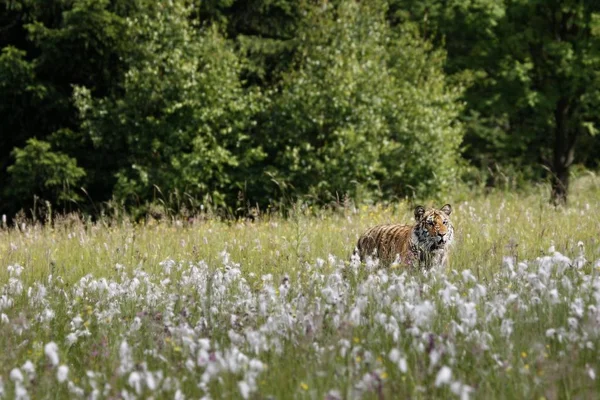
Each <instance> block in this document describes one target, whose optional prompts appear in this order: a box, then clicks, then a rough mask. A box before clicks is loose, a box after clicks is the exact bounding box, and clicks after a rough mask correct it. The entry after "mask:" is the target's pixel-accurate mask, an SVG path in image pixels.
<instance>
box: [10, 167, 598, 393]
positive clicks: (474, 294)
mask: <svg viewBox="0 0 600 400" xmlns="http://www.w3.org/2000/svg"><path fill="white" fill-rule="evenodd" d="M599 188H600V180H599V179H598V178H596V177H594V176H591V177H587V178H582V179H579V180H577V181H576V182H575V184H574V188H573V191H572V195H571V199H570V204H569V206H568V207H565V208H558V209H556V208H554V207H552V206H550V205H549V204H548V202H547V199H548V193H547V188H545V187H539V188H536V189H532V190H531V191H530V192H529V193H527V194H523V193H510V192H502V193H492V194H489V195H487V196H477V197H474V198H472V199H468V200H457V201H452V199H448V202H450V203H452V204H453V207H454V212H453V214H452V216H451V217H452V220H453V222H454V225H455V229H456V242H455V244H454V247H453V249H452V255H451V260H450V266H449V268H448V269H447V270H445V271H429V272H427V271H412V270H411V271H407V270H402V269H393V270H385V269H378V268H377V267H376V266H374V265H370V264H369V265H364V264H363V265H357V264H356V261H354V262H350V259H351V254H352V250H353V249H354V246H355V244H356V239H357V238H358V235H359V234H360V233H361V232H362V231H364V230H365V229H366V228H367V227H369V226H372V225H374V224H377V223H382V222H392V221H393V222H403V221H404V222H407V223H408V222H411V220H412V209H413V207H412V205H410V204H407V203H399V204H394V205H390V206H385V207H384V206H381V205H379V206H357V207H355V206H352V205H351V206H347V207H340V208H336V209H335V210H315V209H310V208H306V207H302V206H301V205H298V206H297V207H295V208H294V209H293V210H291V212H290V216H288V217H287V218H282V217H280V216H278V215H277V214H266V215H263V216H261V218H259V219H258V220H257V221H255V222H249V221H235V222H234V221H220V220H218V219H216V218H211V217H210V216H207V215H200V216H198V217H197V218H195V219H193V220H185V221H179V220H176V219H173V220H168V221H154V220H149V221H147V222H145V223H143V224H135V223H131V222H130V221H128V220H126V219H125V220H120V221H119V220H110V221H107V220H102V221H100V222H97V223H91V222H85V221H81V220H80V219H78V218H74V217H69V216H66V217H62V218H58V219H55V220H54V221H53V224H51V225H44V226H42V225H36V224H34V225H30V224H28V223H27V222H26V221H22V223H19V224H18V225H19V227H18V228H14V229H4V230H0V284H1V285H2V295H3V298H2V301H0V313H1V314H2V315H1V316H2V320H0V345H1V348H2V349H4V351H3V352H2V354H1V355H0V377H1V378H2V380H1V381H0V382H2V385H1V386H0V387H2V388H3V389H0V393H4V394H5V396H7V397H14V396H18V395H19V394H21V395H23V394H24V393H27V394H28V395H31V396H32V397H34V398H45V397H54V398H64V397H88V396H91V397H94V396H97V397H99V398H105V397H124V398H129V397H131V398H133V397H136V396H138V397H142V398H145V397H149V396H154V397H155V398H172V397H174V396H186V397H194V398H195V397H201V396H203V395H211V396H213V397H215V398H220V397H248V398H267V397H268V396H274V397H275V398H324V397H325V396H329V398H358V397H367V398H382V397H383V398H398V397H416V398H431V397H444V398H445V397H448V396H455V395H456V396H463V397H468V396H469V395H470V396H475V397H477V398H492V397H497V398H515V397H517V398H518V397H528V398H532V397H534V396H535V397H540V396H543V397H546V398H558V397H560V398H563V397H569V396H571V395H572V396H574V397H577V396H580V397H592V396H593V394H594V393H596V391H597V389H599V386H598V384H597V383H596V382H597V381H596V379H595V374H596V371H598V359H599V358H598V356H599V355H600V354H598V350H597V349H598V346H600V340H598V337H597V335H596V333H595V332H597V331H598V329H599V328H600V319H597V317H598V315H600V314H597V313H596V310H598V311H599V312H600V304H598V303H599V302H600V295H599V293H600V280H598V278H597V271H596V268H595V267H594V266H595V262H596V260H599V259H600V241H599V232H600V219H599V218H598V216H597V215H598V212H597V210H598V207H600V189H599ZM429 205H433V206H438V207H439V206H441V204H437V205H436V204H429ZM551 247H552V248H551ZM543 256H546V258H541V259H538V261H535V260H536V259H537V258H538V257H543ZM584 259H585V260H587V261H585V262H584ZM521 262H523V263H521ZM520 263H521V264H520ZM515 296H516V297H515ZM498 309H500V310H504V311H498ZM580 309H581V310H583V311H581V310H580ZM580 311H581V312H580ZM505 321H507V322H505ZM552 329H553V330H554V331H552ZM51 342H54V343H56V344H57V346H58V355H59V359H60V361H59V364H60V365H65V366H66V367H67V368H68V371H69V372H68V377H67V378H65V380H64V381H62V382H59V381H58V376H57V373H58V368H59V365H53V364H52V362H51V358H50V356H51V355H50V354H48V353H49V352H48V351H46V350H45V346H46V345H47V344H48V343H51ZM50 350H51V349H50ZM50 353H51V351H50ZM204 358H207V359H206V360H205V359H204ZM26 361H30V362H31V365H33V366H34V368H33V369H34V370H35V372H33V373H29V372H27V371H30V370H31V367H30V365H29V364H27V365H26V364H25V363H26ZM405 364H406V368H404V365H405ZM15 368H18V369H19V372H20V373H21V375H22V377H19V374H18V373H17V372H15ZM63 372H64V369H63ZM599 372H600V371H599ZM448 373H449V374H450V376H449V377H448Z"/></svg>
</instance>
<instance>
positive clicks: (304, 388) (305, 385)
mask: <svg viewBox="0 0 600 400" xmlns="http://www.w3.org/2000/svg"><path fill="white" fill-rule="evenodd" d="M300 387H301V388H302V390H304V391H306V390H308V385H307V384H306V383H304V382H301V383H300Z"/></svg>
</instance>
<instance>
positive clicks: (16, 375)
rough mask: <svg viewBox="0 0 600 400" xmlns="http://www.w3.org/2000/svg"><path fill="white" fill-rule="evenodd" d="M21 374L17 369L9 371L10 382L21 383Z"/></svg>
mask: <svg viewBox="0 0 600 400" xmlns="http://www.w3.org/2000/svg"><path fill="white" fill-rule="evenodd" d="M23 379H24V378H23V373H22V372H21V370H20V369H19V368H13V369H12V370H11V371H10V380H11V381H13V382H23Z"/></svg>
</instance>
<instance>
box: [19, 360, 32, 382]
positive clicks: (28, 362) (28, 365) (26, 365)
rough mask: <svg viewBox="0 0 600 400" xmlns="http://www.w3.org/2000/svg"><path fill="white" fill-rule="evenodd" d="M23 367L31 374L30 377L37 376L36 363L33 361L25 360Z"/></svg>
mask: <svg viewBox="0 0 600 400" xmlns="http://www.w3.org/2000/svg"><path fill="white" fill-rule="evenodd" d="M21 369H23V371H25V373H26V374H27V375H28V376H29V378H30V379H31V378H34V377H35V365H33V363H32V362H31V361H29V360H27V361H25V364H23V366H22V367H21Z"/></svg>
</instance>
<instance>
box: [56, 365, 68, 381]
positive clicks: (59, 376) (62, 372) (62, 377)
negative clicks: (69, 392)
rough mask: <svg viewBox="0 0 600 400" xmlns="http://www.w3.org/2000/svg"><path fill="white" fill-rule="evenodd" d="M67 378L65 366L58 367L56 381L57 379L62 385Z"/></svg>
mask: <svg viewBox="0 0 600 400" xmlns="http://www.w3.org/2000/svg"><path fill="white" fill-rule="evenodd" d="M68 376H69V367H67V366H66V365H61V366H60V367H58V371H56V379H58V382H60V383H63V382H64V381H66V380H67V377H68Z"/></svg>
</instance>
